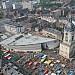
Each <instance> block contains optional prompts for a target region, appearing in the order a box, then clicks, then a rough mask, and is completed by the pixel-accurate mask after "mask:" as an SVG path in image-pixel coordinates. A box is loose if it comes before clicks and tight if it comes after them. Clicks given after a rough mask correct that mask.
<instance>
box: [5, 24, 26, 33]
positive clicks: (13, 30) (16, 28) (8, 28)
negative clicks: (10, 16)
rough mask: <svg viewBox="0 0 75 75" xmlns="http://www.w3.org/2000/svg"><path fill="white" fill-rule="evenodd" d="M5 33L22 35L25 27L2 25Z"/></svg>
mask: <svg viewBox="0 0 75 75" xmlns="http://www.w3.org/2000/svg"><path fill="white" fill-rule="evenodd" d="M4 27H5V29H6V31H8V32H11V33H14V34H17V33H23V32H24V31H25V27H24V26H21V25H19V24H12V23H11V24H5V25H4Z"/></svg>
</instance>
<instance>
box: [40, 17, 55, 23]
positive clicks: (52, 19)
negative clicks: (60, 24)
mask: <svg viewBox="0 0 75 75" xmlns="http://www.w3.org/2000/svg"><path fill="white" fill-rule="evenodd" d="M40 18H41V19H42V20H46V21H48V22H50V23H51V22H52V23H55V22H56V19H54V18H52V17H50V16H41V17H40Z"/></svg>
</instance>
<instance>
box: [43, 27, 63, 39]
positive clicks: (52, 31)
mask: <svg viewBox="0 0 75 75" xmlns="http://www.w3.org/2000/svg"><path fill="white" fill-rule="evenodd" d="M42 32H43V33H44V34H45V35H47V36H50V37H52V38H55V39H58V40H62V34H61V32H60V31H58V30H56V29H53V28H48V29H43V30H42Z"/></svg>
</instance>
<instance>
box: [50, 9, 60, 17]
mask: <svg viewBox="0 0 75 75" xmlns="http://www.w3.org/2000/svg"><path fill="white" fill-rule="evenodd" d="M51 13H52V14H53V15H55V16H61V10H60V9H58V10H53V11H51Z"/></svg>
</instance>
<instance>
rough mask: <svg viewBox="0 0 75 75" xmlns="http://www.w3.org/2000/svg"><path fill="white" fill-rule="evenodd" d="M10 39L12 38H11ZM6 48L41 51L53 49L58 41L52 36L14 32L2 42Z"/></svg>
mask: <svg viewBox="0 0 75 75" xmlns="http://www.w3.org/2000/svg"><path fill="white" fill-rule="evenodd" d="M11 39H12V40H11ZM0 44H1V45H3V46H4V47H5V48H6V49H8V50H9V49H13V50H15V51H24V52H27V51H33V52H36V51H42V50H44V49H53V48H55V47H57V46H58V45H59V41H57V40H56V39H52V38H44V37H40V36H32V35H24V34H16V35H14V36H12V37H10V38H8V39H6V40H4V41H2V42H0Z"/></svg>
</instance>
